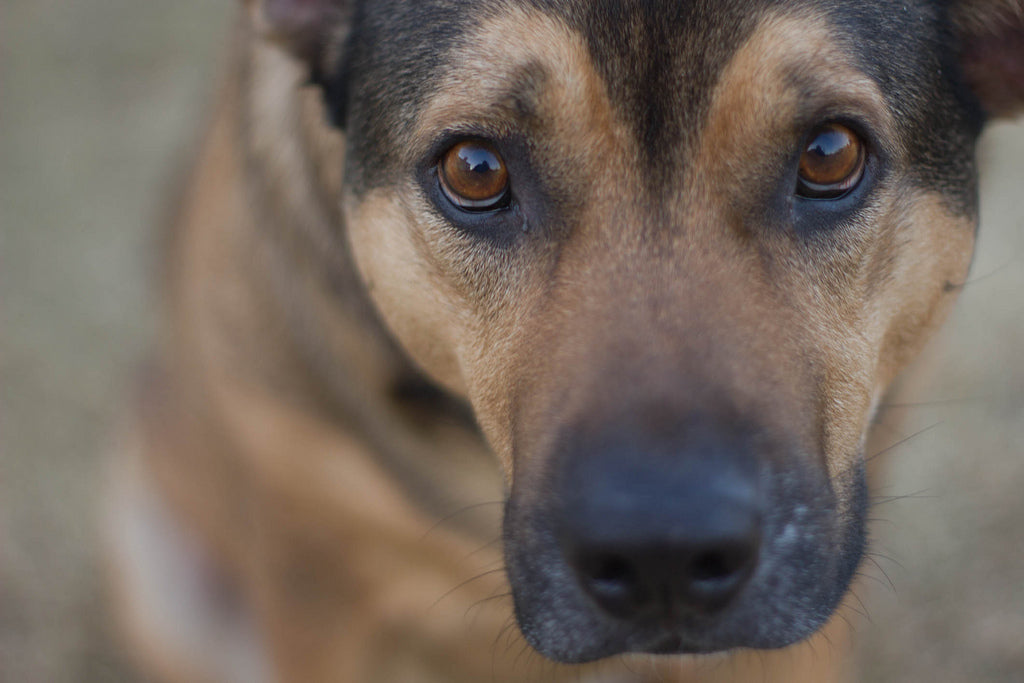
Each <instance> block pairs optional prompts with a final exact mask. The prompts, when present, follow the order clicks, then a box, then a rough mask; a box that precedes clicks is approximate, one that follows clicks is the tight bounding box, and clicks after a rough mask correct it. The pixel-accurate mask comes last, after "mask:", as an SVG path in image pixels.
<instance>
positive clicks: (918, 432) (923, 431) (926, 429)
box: [865, 420, 942, 462]
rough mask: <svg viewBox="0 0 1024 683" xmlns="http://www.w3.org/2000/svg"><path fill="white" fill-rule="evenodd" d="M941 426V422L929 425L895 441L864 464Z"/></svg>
mask: <svg viewBox="0 0 1024 683" xmlns="http://www.w3.org/2000/svg"><path fill="white" fill-rule="evenodd" d="M941 424H942V420H940V421H938V422H935V423H934V424H930V425H928V426H927V427H925V428H924V429H922V430H920V431H917V432H914V433H913V434H911V435H910V436H905V437H903V438H902V439H900V440H899V441H897V442H896V443H892V444H889V445H888V446H886V447H885V448H883V449H882V450H880V451H878V452H877V453H875V454H873V455H871V456H869V457H868V458H867V459H866V460H865V462H871V461H872V460H874V459H875V458H877V457H879V456H881V455H884V454H885V453H888V452H889V451H891V450H893V449H894V448H898V447H900V446H902V445H903V444H905V443H907V442H908V441H910V440H911V439H914V438H917V437H919V436H921V435H922V434H924V433H925V432H929V431H931V430H932V429H935V428H936V427H938V426H939V425H941Z"/></svg>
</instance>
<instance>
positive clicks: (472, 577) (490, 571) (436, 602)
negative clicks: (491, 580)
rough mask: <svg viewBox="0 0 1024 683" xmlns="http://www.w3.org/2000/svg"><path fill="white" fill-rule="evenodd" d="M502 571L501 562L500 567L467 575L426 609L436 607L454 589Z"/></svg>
mask: <svg viewBox="0 0 1024 683" xmlns="http://www.w3.org/2000/svg"><path fill="white" fill-rule="evenodd" d="M503 571H505V565H504V563H502V565H501V566H500V567H497V568H495V569H488V570H487V571H484V572H480V573H479V574H476V575H475V576H471V577H469V578H468V579H466V580H465V581H462V582H460V583H458V584H457V585H456V586H455V587H453V588H450V589H448V590H446V591H445V592H444V593H443V594H442V595H441V597H439V598H438V599H437V600H435V601H434V602H433V604H431V605H430V607H429V608H428V611H429V610H432V609H434V608H435V607H437V605H438V603H440V602H441V601H442V600H444V599H445V598H447V597H448V596H449V595H451V594H452V593H454V592H455V591H457V590H459V589H460V588H463V587H465V586H468V585H469V584H471V583H473V582H474V581H478V580H480V579H482V578H484V577H486V576H491V575H492V574H497V573H498V572H503Z"/></svg>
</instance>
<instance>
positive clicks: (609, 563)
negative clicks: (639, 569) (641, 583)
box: [588, 555, 635, 584]
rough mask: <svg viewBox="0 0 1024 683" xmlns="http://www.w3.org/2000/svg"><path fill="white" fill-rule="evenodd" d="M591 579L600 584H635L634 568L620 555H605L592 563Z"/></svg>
mask: <svg viewBox="0 0 1024 683" xmlns="http://www.w3.org/2000/svg"><path fill="white" fill-rule="evenodd" d="M591 565H592V566H591V567H590V571H589V572H588V573H589V574H590V579H591V580H592V581H596V582H599V583H608V584H630V583H633V582H634V579H635V576H634V571H633V568H632V567H630V566H629V562H627V561H626V559H625V558H624V557H622V556H620V555H604V556H601V557H598V558H596V559H595V560H593V561H592V562H591Z"/></svg>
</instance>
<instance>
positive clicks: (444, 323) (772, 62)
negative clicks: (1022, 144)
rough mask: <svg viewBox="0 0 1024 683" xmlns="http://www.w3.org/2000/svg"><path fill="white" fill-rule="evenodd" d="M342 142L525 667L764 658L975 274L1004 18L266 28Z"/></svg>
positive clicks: (809, 588)
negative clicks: (676, 657) (470, 466)
mask: <svg viewBox="0 0 1024 683" xmlns="http://www.w3.org/2000/svg"><path fill="white" fill-rule="evenodd" d="M253 9H254V13H255V15H256V16H257V18H258V21H259V24H260V26H262V27H263V30H264V31H265V32H266V33H267V34H268V35H269V36H271V37H272V38H273V39H275V40H278V41H280V42H282V43H283V44H285V45H286V46H288V47H289V48H290V49H291V50H292V51H293V52H294V53H295V54H296V55H298V56H299V57H300V58H301V59H304V60H306V61H307V62H308V63H309V64H310V66H311V69H312V73H313V77H314V80H315V81H316V82H317V83H318V84H319V85H320V86H321V87H322V88H323V91H324V97H325V101H326V104H327V108H328V110H329V112H330V116H331V119H332V121H333V122H334V124H335V125H336V126H338V127H339V128H341V129H343V130H344V134H345V138H346V149H345V161H344V179H343V181H342V182H340V183H339V184H338V186H337V187H334V188H333V191H334V192H336V193H337V198H336V201H337V202H339V203H340V205H341V207H342V213H343V215H344V217H345V220H344V226H341V225H339V226H337V229H338V230H343V229H344V230H345V231H347V238H348V240H349V242H350V245H351V249H352V252H353V255H354V258H355V261H356V264H357V267H358V270H359V272H360V275H361V277H362V280H363V282H364V284H365V288H366V291H367V292H368V294H369V296H370V298H371V299H372V301H373V302H374V304H375V306H376V308H377V309H378V311H379V313H380V315H381V317H382V318H383V320H384V321H385V322H386V323H387V325H388V327H389V329H390V330H391V332H392V333H393V335H394V336H395V338H396V340H397V341H398V342H399V344H400V345H401V346H402V347H403V348H404V349H405V350H406V352H407V353H408V354H409V356H410V357H411V358H413V359H414V360H415V361H416V362H417V363H418V364H419V365H420V366H421V367H422V368H423V369H424V370H425V371H426V372H427V373H428V374H429V375H430V376H431V377H432V378H433V379H434V380H435V381H437V382H438V383H439V384H441V385H442V386H444V387H445V388H447V389H448V390H450V391H452V392H454V393H456V394H459V395H462V396H465V397H467V398H468V400H469V401H470V402H471V404H472V406H473V408H474V411H475V413H476V416H477V419H478V421H479V423H480V425H481V427H482V429H483V431H484V433H485V434H486V436H487V438H488V440H489V442H490V444H491V445H492V447H493V448H494V450H495V452H496V454H497V456H498V458H499V460H500V463H501V466H502V467H503V469H504V473H505V475H506V479H507V482H508V485H509V500H508V505H507V510H506V516H505V532H504V533H505V554H506V559H507V570H508V575H509V579H510V582H511V584H512V589H513V593H514V598H515V605H516V614H517V617H518V620H519V624H520V626H521V628H522V630H523V632H524V634H525V636H526V637H527V639H528V640H529V641H530V643H531V644H533V645H534V647H536V649H537V650H539V651H540V652H542V653H544V654H546V655H548V656H549V657H552V658H554V659H557V660H561V661H587V660H592V659H596V658H600V657H605V656H608V655H612V654H615V653H619V652H625V651H646V652H708V651H715V650H723V649H728V648H735V647H753V648H774V647H781V646H785V645H788V644H790V643H793V642H796V641H798V640H801V639H803V638H805V637H806V636H808V635H810V634H811V633H813V632H814V631H815V630H816V629H817V628H818V627H820V626H821V625H822V624H823V623H824V622H825V621H826V620H827V619H828V617H829V616H830V615H831V613H832V612H833V610H834V609H835V607H836V606H837V604H838V603H839V602H840V600H841V599H842V597H843V596H844V594H845V592H846V589H847V587H848V584H849V582H850V580H851V577H852V576H853V574H854V573H855V571H856V568H857V566H858V563H859V561H860V559H861V554H862V550H863V546H864V543H865V541H864V538H865V532H864V524H865V522H864V516H865V481H864V453H863V447H864V440H865V434H866V431H867V429H868V427H869V423H870V420H871V418H872V413H873V409H874V407H875V406H876V405H877V402H878V401H879V399H880V396H881V395H882V392H883V391H884V390H885V388H886V387H887V386H888V384H889V383H890V381H891V380H892V378H893V377H894V375H895V374H896V373H897V371H898V370H899V369H900V368H901V367H902V366H903V365H905V363H906V362H907V361H908V359H910V358H911V357H912V356H913V355H914V354H915V353H916V351H917V350H918V349H919V348H920V347H921V345H922V344H923V342H924V340H925V339H926V338H927V336H928V335H929V333H930V332H931V331H932V330H933V329H934V328H935V327H936V326H937V325H938V324H939V323H940V322H941V320H942V319H943V318H944V316H945V314H946V312H947V310H948V308H949V306H950V304H951V302H952V300H953V298H954V296H955V293H956V292H957V290H958V288H959V285H960V284H961V283H962V282H963V281H964V279H965V276H966V273H967V269H968V266H969V262H970V257H971V251H972V245H973V239H974V231H975V225H976V214H977V204H976V196H975V195H976V188H975V167H974V159H973V148H974V142H975V139H976V137H977V135H978V133H979V131H980V128H981V126H982V124H983V122H984V120H985V119H986V117H987V116H991V115H1010V114H1013V113H1016V112H1018V111H1019V110H1020V109H1021V108H1022V106H1024V56H1022V55H1024V4H1022V3H1021V1H1020V0H988V1H987V2H974V1H970V2H969V1H968V0H949V1H948V2H943V1H937V0H931V1H929V0H916V1H913V2H905V3H891V2H882V1H880V0H871V1H869V2H862V1H861V2H846V1H844V0H820V1H810V0H808V1H789V2H783V1H778V0H758V1H755V2H750V1H746V0H744V1H743V2H739V1H736V2H733V1H723V2H716V3H708V2H690V1H688V0H671V1H668V0H666V1H665V2H643V3H641V2H604V1H601V2H580V1H577V0H531V1H527V0H519V1H516V0H502V1H497V0H495V1H494V2H451V1H445V2H441V1H437V2H435V1H434V0H423V1H422V2H416V3H409V2H398V1H393V0H374V1H370V0H367V1H366V2H362V3H360V2H354V1H352V2H349V1H347V0H333V1H332V0H262V2H261V3H259V2H254V6H253Z"/></svg>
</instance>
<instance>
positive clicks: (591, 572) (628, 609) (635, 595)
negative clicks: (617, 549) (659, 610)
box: [577, 553, 648, 617]
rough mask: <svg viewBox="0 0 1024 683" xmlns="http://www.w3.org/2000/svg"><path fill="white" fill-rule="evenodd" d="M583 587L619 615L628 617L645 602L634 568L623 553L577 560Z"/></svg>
mask: <svg viewBox="0 0 1024 683" xmlns="http://www.w3.org/2000/svg"><path fill="white" fill-rule="evenodd" d="M577 566H578V567H579V574H580V576H581V578H582V579H583V586H584V588H585V589H586V591H587V592H588V593H589V594H590V596H591V597H592V598H594V600H596V601H597V603H598V604H599V605H601V607H602V608H603V609H605V610H606V611H607V612H609V613H611V614H614V615H616V616H620V617H627V616H632V615H633V614H635V613H636V612H638V611H639V610H641V609H642V608H643V606H644V605H645V604H646V602H647V597H648V596H647V595H646V594H645V591H644V587H643V584H642V582H641V577H640V575H639V573H638V571H637V568H636V567H635V566H634V564H633V563H631V562H630V561H629V560H628V559H627V558H626V557H625V556H623V555H619V554H616V553H598V554H593V555H590V556H587V557H584V558H581V559H580V561H579V562H578V563H577Z"/></svg>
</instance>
